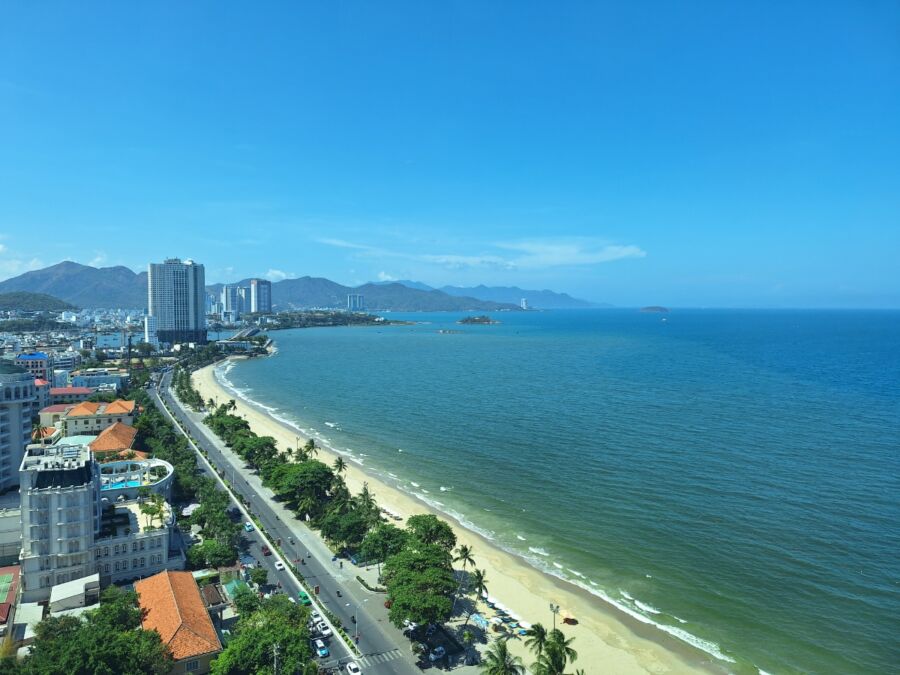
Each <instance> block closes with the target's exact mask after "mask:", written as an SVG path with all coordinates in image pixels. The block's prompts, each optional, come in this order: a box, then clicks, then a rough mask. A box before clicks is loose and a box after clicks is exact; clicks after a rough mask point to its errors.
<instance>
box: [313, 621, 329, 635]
mask: <svg viewBox="0 0 900 675" xmlns="http://www.w3.org/2000/svg"><path fill="white" fill-rule="evenodd" d="M316 628H317V629H318V631H319V633H321V634H322V635H323V636H325V637H331V635H332V633H331V629H330V628H329V627H328V624H327V623H325V622H324V621H320V622H319V623H317V624H316Z"/></svg>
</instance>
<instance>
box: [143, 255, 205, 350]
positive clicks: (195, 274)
mask: <svg viewBox="0 0 900 675" xmlns="http://www.w3.org/2000/svg"><path fill="white" fill-rule="evenodd" d="M147 306H148V308H149V309H148V315H149V316H150V317H153V318H154V319H156V335H157V338H158V339H159V341H160V342H164V343H167V344H172V345H174V344H180V343H185V342H198V343H201V344H205V343H206V273H205V271H204V268H203V265H200V264H197V263H195V262H193V261H192V260H186V261H185V262H181V260H179V259H178V258H171V259H169V260H166V261H165V262H164V263H161V264H158V263H150V265H149V266H148V276H147ZM148 341H149V340H148Z"/></svg>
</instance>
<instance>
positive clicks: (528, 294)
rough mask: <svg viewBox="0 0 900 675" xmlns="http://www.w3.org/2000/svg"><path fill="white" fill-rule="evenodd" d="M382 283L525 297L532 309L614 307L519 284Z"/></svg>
mask: <svg viewBox="0 0 900 675" xmlns="http://www.w3.org/2000/svg"><path fill="white" fill-rule="evenodd" d="M378 283H381V284H388V283H397V284H403V285H404V286H406V287H408V288H415V289H418V290H422V291H433V290H438V291H441V292H443V293H446V294H447V295H453V296H456V297H462V296H464V297H469V298H478V299H479V300H485V301H491V302H501V303H511V304H514V305H519V304H520V303H521V302H522V299H523V298H524V299H525V300H526V302H527V303H528V306H529V307H530V308H532V309H586V308H589V307H612V305H609V304H606V303H596V302H590V301H588V300H580V299H578V298H573V297H572V296H571V295H569V294H568V293H557V292H556V291H549V290H542V291H534V290H528V289H525V288H519V287H518V286H485V285H484V284H482V285H480V286H471V287H462V286H441V287H440V288H433V287H431V286H428V285H427V284H423V283H422V282H421V281H408V280H403V281H396V282H390V281H387V282H385V281H382V282H378Z"/></svg>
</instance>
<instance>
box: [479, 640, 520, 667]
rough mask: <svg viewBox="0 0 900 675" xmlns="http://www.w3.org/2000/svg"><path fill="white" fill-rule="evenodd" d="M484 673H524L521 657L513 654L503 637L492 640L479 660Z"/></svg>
mask: <svg viewBox="0 0 900 675" xmlns="http://www.w3.org/2000/svg"><path fill="white" fill-rule="evenodd" d="M481 672H482V673H483V674H484V675H525V666H524V665H522V659H521V658H520V657H518V656H513V655H512V654H511V653H510V651H509V645H508V644H507V643H506V640H505V639H502V638H501V639H499V640H494V642H493V643H492V644H491V646H490V647H488V649H487V651H486V652H485V653H484V659H483V660H482V662H481Z"/></svg>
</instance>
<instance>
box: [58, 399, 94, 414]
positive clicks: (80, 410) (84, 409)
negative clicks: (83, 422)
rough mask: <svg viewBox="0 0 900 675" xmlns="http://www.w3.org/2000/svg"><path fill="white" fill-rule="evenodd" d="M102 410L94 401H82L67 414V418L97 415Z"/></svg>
mask: <svg viewBox="0 0 900 675" xmlns="http://www.w3.org/2000/svg"><path fill="white" fill-rule="evenodd" d="M98 410H100V404H99V403H94V402H92V401H82V402H81V403H79V404H78V405H76V406H72V409H71V410H69V412H68V413H66V417H86V416H88V415H96V414H97V411H98Z"/></svg>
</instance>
